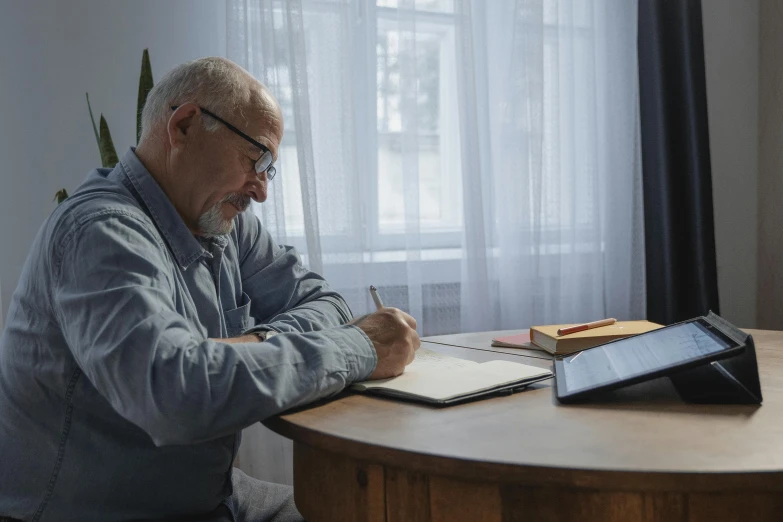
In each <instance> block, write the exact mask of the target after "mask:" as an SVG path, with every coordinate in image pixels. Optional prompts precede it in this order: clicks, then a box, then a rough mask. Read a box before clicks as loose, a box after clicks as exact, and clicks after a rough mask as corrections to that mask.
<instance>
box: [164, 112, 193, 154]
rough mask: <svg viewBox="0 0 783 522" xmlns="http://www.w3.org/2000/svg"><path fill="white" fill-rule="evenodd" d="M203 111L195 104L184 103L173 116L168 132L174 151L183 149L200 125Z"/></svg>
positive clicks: (170, 119)
mask: <svg viewBox="0 0 783 522" xmlns="http://www.w3.org/2000/svg"><path fill="white" fill-rule="evenodd" d="M200 118H201V109H199V107H198V105H196V104H195V103H184V104H182V105H180V106H179V107H177V109H176V110H175V111H174V112H173V113H172V114H171V117H170V118H169V123H168V126H167V129H166V130H167V131H168V135H169V144H170V145H171V148H172V149H176V148H183V147H185V145H186V144H187V142H188V139H189V138H190V137H191V135H192V133H193V131H195V129H196V128H197V126H198V125H199V122H200Z"/></svg>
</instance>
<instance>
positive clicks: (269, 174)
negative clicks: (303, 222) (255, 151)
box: [171, 105, 277, 181]
mask: <svg viewBox="0 0 783 522" xmlns="http://www.w3.org/2000/svg"><path fill="white" fill-rule="evenodd" d="M178 108H179V105H172V106H171V110H172V111H176V110H177V109H178ZM198 108H199V109H201V112H203V113H204V114H206V115H207V116H210V117H211V118H215V119H216V120H217V121H219V122H220V123H222V124H223V125H225V126H226V127H227V128H228V130H230V131H232V132H234V133H236V134H237V135H239V136H241V137H242V138H244V139H245V140H247V141H249V142H250V143H252V144H253V145H254V146H256V147H258V148H259V149H260V150H261V157H260V158H258V160H257V161H256V165H255V169H256V174H262V173H263V172H264V171H266V179H267V180H269V181H272V180H273V179H274V177H275V174H277V169H276V168H275V167H274V166H273V165H272V163H274V161H275V156H274V155H273V154H272V151H271V150H269V148H268V147H266V146H265V145H264V144H262V143H259V142H257V141H256V140H254V139H253V138H251V137H250V136H248V135H247V134H245V133H244V132H242V131H241V130H239V129H238V128H236V127H234V126H233V125H231V124H230V123H229V122H227V121H226V120H224V119H223V118H221V117H220V116H218V115H217V114H215V113H213V112H211V111H208V110H207V109H205V108H204V107H202V106H201V105H199V106H198ZM265 159H266V162H267V164H266V165H264V160H265Z"/></svg>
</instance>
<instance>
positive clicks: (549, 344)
mask: <svg viewBox="0 0 783 522" xmlns="http://www.w3.org/2000/svg"><path fill="white" fill-rule="evenodd" d="M568 326H573V325H572V324H553V325H549V326H531V327H530V341H531V342H532V343H533V344H535V345H536V346H540V347H541V348H543V349H544V350H546V351H547V352H549V353H551V354H554V355H565V354H569V353H574V352H578V351H580V350H585V349H587V348H592V347H593V346H598V345H599V344H604V343H608V342H609V341H614V340H615V339H622V338H623V337H630V336H632V335H638V334H642V333H645V332H650V331H652V330H657V329H658V328H662V325H660V324H657V323H651V322H650V321H618V322H616V323H614V324H612V325H609V326H601V327H599V328H593V329H590V330H583V331H581V332H576V333H572V334H569V335H557V330H558V329H559V328H565V327H568Z"/></svg>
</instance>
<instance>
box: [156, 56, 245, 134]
mask: <svg viewBox="0 0 783 522" xmlns="http://www.w3.org/2000/svg"><path fill="white" fill-rule="evenodd" d="M251 96H252V93H251V89H250V88H249V86H248V80H247V73H246V72H245V71H244V69H242V68H241V67H239V66H238V65H236V64H235V63H233V62H231V61H230V60H227V59H225V58H217V57H209V58H199V59H197V60H192V61H189V62H185V63H183V64H181V65H178V66H176V67H174V69H172V70H171V71H169V72H168V73H167V74H166V75H165V76H164V77H163V78H161V79H160V81H159V82H158V83H156V84H155V86H154V87H153V88H152V90H151V91H150V92H149V95H148V96H147V101H146V103H145V104H144V109H143V110H142V111H141V139H142V140H143V139H144V138H145V137H146V136H147V135H148V134H149V133H150V131H151V129H152V128H153V127H154V126H155V124H157V123H159V122H164V121H167V120H168V118H169V117H170V115H171V106H172V105H181V104H183V103H187V102H196V103H199V104H200V105H203V106H204V107H206V108H208V109H209V110H210V111H213V112H215V113H217V114H218V115H221V116H222V115H224V114H225V115H226V116H224V117H229V116H230V115H234V114H239V115H242V112H243V111H242V110H243V109H244V108H245V107H247V106H248V104H249V103H250V100H251ZM203 122H204V128H205V129H206V130H207V131H208V132H214V131H215V130H217V129H218V128H219V126H220V124H219V123H218V122H217V121H215V120H213V119H212V118H207V119H206V120H203Z"/></svg>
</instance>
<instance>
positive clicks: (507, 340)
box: [492, 332, 538, 348]
mask: <svg viewBox="0 0 783 522" xmlns="http://www.w3.org/2000/svg"><path fill="white" fill-rule="evenodd" d="M530 344H531V343H530V332H523V333H520V334H516V335H505V336H503V337H497V338H495V339H492V346H502V347H504V348H530ZM533 348H538V347H537V346H534V347H533Z"/></svg>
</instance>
